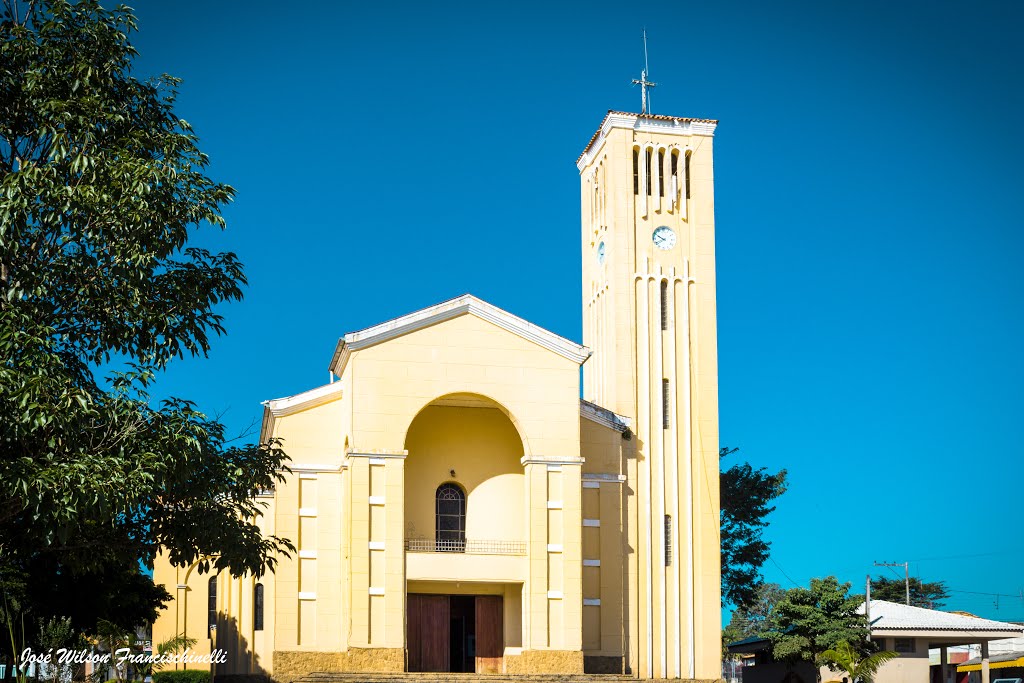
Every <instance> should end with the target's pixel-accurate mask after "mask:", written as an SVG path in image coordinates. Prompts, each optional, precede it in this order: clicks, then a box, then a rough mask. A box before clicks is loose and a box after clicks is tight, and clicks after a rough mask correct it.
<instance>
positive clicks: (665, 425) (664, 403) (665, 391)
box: [661, 379, 671, 429]
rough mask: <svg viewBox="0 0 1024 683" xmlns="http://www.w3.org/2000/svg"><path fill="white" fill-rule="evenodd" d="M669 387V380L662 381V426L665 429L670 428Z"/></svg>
mask: <svg viewBox="0 0 1024 683" xmlns="http://www.w3.org/2000/svg"><path fill="white" fill-rule="evenodd" d="M668 393H669V385H668V380H667V379H663V380H661V426H662V428H663V429H668V428H669V419H668V409H669V408H670V407H671V406H669V400H668V398H669V396H668Z"/></svg>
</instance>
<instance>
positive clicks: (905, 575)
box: [875, 562, 910, 606]
mask: <svg viewBox="0 0 1024 683" xmlns="http://www.w3.org/2000/svg"><path fill="white" fill-rule="evenodd" d="M875 566H876V567H903V582H904V584H905V585H906V587H907V605H908V606H909V605H910V563H909V562H875Z"/></svg>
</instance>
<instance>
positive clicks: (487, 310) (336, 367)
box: [330, 294, 590, 376]
mask: <svg viewBox="0 0 1024 683" xmlns="http://www.w3.org/2000/svg"><path fill="white" fill-rule="evenodd" d="M467 313H468V314H471V315H475V316H476V317H478V318H481V319H482V320H486V321H487V322H490V323H493V324H495V325H497V326H498V327H500V328H502V329H505V330H508V331H509V332H511V333H513V334H515V335H518V336H520V337H522V338H523V339H526V340H528V341H531V342H533V343H535V344H537V345H539V346H542V347H544V348H546V349H548V350H549V351H553V352H554V353H557V354H558V355H560V356H562V357H563V358H567V359H569V360H571V361H573V362H575V363H578V364H582V363H583V362H584V361H585V360H586V359H587V358H589V357H590V349H588V348H587V347H586V346H582V345H580V344H577V343H576V342H574V341H570V340H568V339H566V338H565V337H561V336H559V335H557V334H555V333H554V332H550V331H548V330H545V329H544V328H543V327H539V326H538V325H534V324H533V323H531V322H528V321H526V320H523V319H522V318H520V317H518V316H515V315H512V314H511V313H509V312H508V311H504V310H502V309H500V308H498V307H497V306H494V305H492V304H489V303H487V302H486V301H483V300H481V299H478V298H476V297H475V296H473V295H471V294H463V295H462V296H460V297H456V298H454V299H449V300H448V301H444V302H442V303H439V304H437V305H435V306H431V307H429V308H424V309H422V310H419V311H416V312H414V313H409V314H408V315H403V316H402V317H400V318H395V319H394V320H389V321H387V322H384V323H381V324H379V325H374V326H373V327H368V328H366V329H365V330H359V331H358V332H349V333H348V334H346V335H345V336H344V337H342V338H341V339H340V340H338V346H337V348H336V350H335V352H334V357H333V358H332V359H331V367H330V369H331V371H332V372H334V374H336V375H339V376H340V375H341V374H342V373H343V372H344V370H345V365H346V363H348V358H349V355H350V354H351V352H352V351H358V350H359V349H365V348H367V347H369V346H374V345H376V344H380V343H382V342H385V341H388V340H389V339H394V338H395V337H400V336H402V335H403V334H409V333H410V332H415V331H416V330H421V329H423V328H425V327H429V326H431V325H436V324H437V323H440V322H444V321H446V320H451V319H452V318H457V317H458V316H460V315H466V314H467Z"/></svg>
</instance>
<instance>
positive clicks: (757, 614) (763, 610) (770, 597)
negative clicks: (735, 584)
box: [722, 583, 786, 644]
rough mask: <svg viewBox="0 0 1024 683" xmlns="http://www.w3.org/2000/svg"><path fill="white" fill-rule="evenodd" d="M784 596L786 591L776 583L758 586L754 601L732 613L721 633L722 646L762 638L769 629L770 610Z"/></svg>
mask: <svg viewBox="0 0 1024 683" xmlns="http://www.w3.org/2000/svg"><path fill="white" fill-rule="evenodd" d="M785 595H786V591H785V590H784V589H783V588H782V586H780V585H779V584H777V583H762V584H760V585H758V587H757V590H756V593H755V596H754V600H752V601H751V602H750V603H749V604H747V605H743V606H741V607H737V608H736V609H735V610H734V611H733V613H732V617H731V618H730V620H729V623H728V625H726V627H725V629H724V630H723V633H722V640H723V642H724V644H729V643H735V642H737V641H740V640H745V639H747V638H754V637H762V636H764V635H765V633H766V632H767V631H768V628H769V623H770V622H769V618H770V617H771V612H772V609H773V608H774V607H775V604H776V603H777V602H779V601H780V600H782V599H783V598H784V597H785Z"/></svg>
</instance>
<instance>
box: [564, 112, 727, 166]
mask: <svg viewBox="0 0 1024 683" xmlns="http://www.w3.org/2000/svg"><path fill="white" fill-rule="evenodd" d="M643 121H660V122H661V123H662V124H666V123H667V124H669V125H672V126H681V125H683V124H692V123H697V124H704V125H702V126H700V127H699V132H701V133H711V132H713V131H714V129H715V126H717V125H718V120H717V119H693V118H688V117H685V116H665V115H664V114H635V113H632V112H628V111H616V110H614V109H609V110H608V113H607V114H605V116H604V118H603V119H601V125H599V126H598V127H597V130H596V131H595V132H594V134H593V135H592V136H591V138H590V141H589V142H588V143H587V146H586V147H584V148H583V151H582V152H581V153H580V155H579V157H577V159H576V164H577V165H579V162H580V161H581V160H582V159H583V157H585V156H586V155H587V152H589V151H590V148H591V147H593V146H594V143H595V142H597V140H598V138H600V137H601V136H602V135H603V134H605V133H607V132H608V130H607V129H608V128H611V127H612V126H611V125H609V124H612V123H618V124H619V125H620V127H621V126H622V125H623V124H625V123H628V124H630V127H638V126H639V125H640V124H642V123H643ZM659 128H664V126H659Z"/></svg>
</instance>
